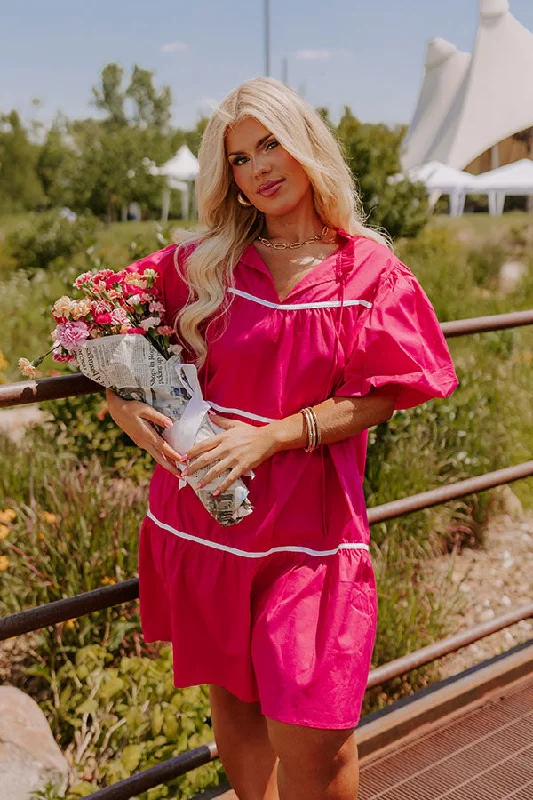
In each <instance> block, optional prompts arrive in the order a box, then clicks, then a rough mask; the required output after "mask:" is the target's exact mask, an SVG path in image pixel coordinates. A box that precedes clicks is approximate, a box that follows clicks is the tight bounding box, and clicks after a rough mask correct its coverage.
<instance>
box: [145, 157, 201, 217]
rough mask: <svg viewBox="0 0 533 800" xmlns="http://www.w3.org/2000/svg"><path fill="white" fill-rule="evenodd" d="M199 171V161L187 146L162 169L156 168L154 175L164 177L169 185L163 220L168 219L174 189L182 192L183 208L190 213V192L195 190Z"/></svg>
mask: <svg viewBox="0 0 533 800" xmlns="http://www.w3.org/2000/svg"><path fill="white" fill-rule="evenodd" d="M198 170H199V164H198V159H197V158H196V157H195V156H194V155H193V153H191V151H190V150H189V148H188V147H187V145H186V144H183V145H182V146H181V147H180V149H179V150H178V152H177V153H176V155H175V156H173V157H172V158H171V159H170V160H169V161H167V162H166V163H165V164H163V165H162V166H161V167H155V169H154V170H153V174H154V175H163V176H164V177H165V178H166V179H167V185H166V187H165V191H164V193H163V208H162V212H161V219H163V220H167V219H168V212H169V209H170V192H171V190H172V189H178V190H179V191H181V192H182V202H183V207H184V209H185V213H187V212H188V209H189V196H190V194H189V191H190V189H192V188H193V183H194V181H195V180H196V176H197V175H198ZM193 200H194V191H193ZM193 214H196V209H193Z"/></svg>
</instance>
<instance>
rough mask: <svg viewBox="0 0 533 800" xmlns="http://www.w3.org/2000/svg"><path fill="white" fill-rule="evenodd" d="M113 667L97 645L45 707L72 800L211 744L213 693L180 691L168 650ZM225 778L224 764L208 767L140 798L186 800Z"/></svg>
mask: <svg viewBox="0 0 533 800" xmlns="http://www.w3.org/2000/svg"><path fill="white" fill-rule="evenodd" d="M112 661H113V656H111V655H110V654H109V653H108V652H107V650H106V648H105V647H102V646H100V645H98V644H93V645H90V646H86V647H82V648H80V649H79V650H78V651H77V652H76V656H75V661H69V662H67V663H66V664H65V665H64V666H63V667H62V668H61V669H60V670H59V672H58V674H57V686H58V692H59V693H58V694H57V695H56V699H55V700H54V699H53V698H50V699H49V700H47V701H46V702H45V703H43V704H42V706H43V708H44V711H45V713H47V716H48V717H51V716H54V717H56V718H57V720H58V721H59V727H58V729H57V730H55V734H56V737H57V738H58V740H59V743H60V745H61V746H62V747H63V748H64V749H65V751H66V756H67V758H68V760H69V763H70V764H71V773H70V788H69V791H68V792H67V800H75V798H78V797H83V796H85V795H87V794H89V793H90V792H94V791H96V790H97V789H98V788H101V787H102V786H108V785H110V784H112V783H116V782H117V781H120V780H124V778H128V777H129V776H130V775H132V774H133V773H135V772H140V771H142V770H145V769H148V768H149V767H152V766H154V765H156V764H160V763H161V762H163V761H166V760H168V759H170V758H173V757H174V756H177V755H179V754H180V753H184V752H186V751H187V750H192V749H193V748H195V747H200V746H201V745H202V744H207V743H208V742H210V741H212V739H213V734H212V731H211V727H210V724H211V717H210V714H211V710H210V706H209V693H208V688H207V687H206V686H193V687H190V688H188V689H176V688H175V687H174V685H173V681H172V658H171V651H170V648H169V647H164V648H162V649H161V652H160V655H159V656H158V657H157V658H155V659H148V658H139V657H137V656H133V657H124V658H121V659H120V660H119V661H118V662H116V664H115V665H114V666H113V665H111V664H110V662H112ZM31 671H32V670H29V672H31ZM33 671H38V669H37V670H33ZM221 774H222V766H221V764H220V763H219V762H215V763H212V764H207V765H206V766H204V767H201V768H199V769H196V770H194V771H192V772H189V773H187V774H186V775H184V776H182V777H180V778H176V779H174V780H172V781H169V782H168V783H166V784H165V785H162V786H159V787H157V788H154V789H151V790H150V791H149V792H144V793H143V794H141V795H140V796H139V797H140V798H142V799H143V800H157V799H158V798H161V797H168V796H169V795H170V796H172V797H176V796H179V798H180V800H185V798H189V797H192V796H193V795H195V794H197V793H198V792H199V791H201V790H202V789H204V788H206V787H207V786H216V785H218V783H219V782H220V775H221Z"/></svg>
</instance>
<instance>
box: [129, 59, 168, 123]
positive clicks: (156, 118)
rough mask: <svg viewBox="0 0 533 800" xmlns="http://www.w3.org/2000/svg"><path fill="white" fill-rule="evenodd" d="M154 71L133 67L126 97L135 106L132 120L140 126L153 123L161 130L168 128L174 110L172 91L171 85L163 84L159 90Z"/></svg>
mask: <svg viewBox="0 0 533 800" xmlns="http://www.w3.org/2000/svg"><path fill="white" fill-rule="evenodd" d="M153 80H154V73H153V72H150V71H149V70H147V69H141V67H139V66H137V64H135V66H134V67H133V72H132V75H131V81H130V85H129V86H128V88H127V89H126V97H127V98H129V99H130V100H131V101H132V103H133V106H134V111H133V117H132V119H131V122H132V123H133V124H135V125H139V126H140V127H148V126H151V125H153V126H154V127H155V128H158V129H159V130H164V129H165V128H167V126H168V124H169V122H170V119H171V116H172V112H171V107H172V93H171V90H170V86H163V88H162V89H161V91H159V92H157V91H156V89H155V87H154V83H153Z"/></svg>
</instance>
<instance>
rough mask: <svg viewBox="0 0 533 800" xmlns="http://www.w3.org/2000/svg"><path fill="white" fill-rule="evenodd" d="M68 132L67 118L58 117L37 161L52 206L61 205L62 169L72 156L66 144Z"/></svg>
mask: <svg viewBox="0 0 533 800" xmlns="http://www.w3.org/2000/svg"><path fill="white" fill-rule="evenodd" d="M67 130H68V123H67V120H66V118H64V117H62V116H58V117H57V118H56V119H55V120H54V123H53V124H52V127H51V128H50V129H49V130H48V131H47V133H46V136H45V139H44V142H43V144H42V147H41V150H40V152H39V157H38V159H37V176H38V178H39V180H40V181H41V184H42V187H43V190H44V193H45V195H46V199H47V200H48V202H49V203H50V204H51V205H57V204H61V194H62V191H61V185H60V182H59V181H60V176H61V169H62V166H63V164H64V162H65V160H66V159H68V157H69V155H70V151H69V148H68V146H67V145H66V143H65V136H66V133H67Z"/></svg>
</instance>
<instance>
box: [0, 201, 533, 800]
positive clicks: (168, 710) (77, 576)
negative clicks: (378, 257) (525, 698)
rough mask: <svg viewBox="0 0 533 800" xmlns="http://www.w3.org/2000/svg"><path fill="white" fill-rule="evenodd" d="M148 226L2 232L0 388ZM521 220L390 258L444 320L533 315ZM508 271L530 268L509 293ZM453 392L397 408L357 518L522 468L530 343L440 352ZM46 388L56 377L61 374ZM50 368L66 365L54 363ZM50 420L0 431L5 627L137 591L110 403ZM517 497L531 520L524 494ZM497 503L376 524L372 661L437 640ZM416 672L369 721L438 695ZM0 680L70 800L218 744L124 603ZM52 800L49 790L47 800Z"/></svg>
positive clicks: (134, 493)
mask: <svg viewBox="0 0 533 800" xmlns="http://www.w3.org/2000/svg"><path fill="white" fill-rule="evenodd" d="M173 234H174V232H173V230H172V228H171V227H165V228H161V227H160V226H158V225H157V224H156V223H154V222H125V223H114V224H111V225H107V226H104V225H103V224H102V223H100V222H97V221H95V220H94V219H93V218H87V219H84V218H79V219H78V221H77V222H76V224H75V225H72V224H71V223H68V222H67V221H66V220H63V219H61V218H60V217H58V216H57V215H55V214H53V213H52V212H47V214H42V213H41V214H35V215H29V214H24V215H12V216H9V217H5V218H0V284H1V292H0V319H1V320H2V331H1V334H0V382H8V381H13V380H19V375H18V372H17V368H16V364H17V360H18V358H19V357H21V356H26V357H28V358H30V359H31V358H34V357H35V356H37V355H38V354H40V353H42V352H44V351H45V350H46V349H48V347H49V341H50V330H51V328H52V320H51V317H50V316H49V314H48V309H49V308H50V306H51V304H52V302H53V301H54V300H55V299H56V298H57V297H59V296H60V295H61V294H63V293H67V292H68V291H69V290H70V288H71V284H72V281H73V280H74V278H75V276H76V275H77V274H79V273H80V272H81V271H83V270H86V269H91V268H93V267H100V266H110V267H113V268H120V267H122V266H125V265H126V264H127V263H129V262H131V261H133V260H135V259H136V258H138V257H140V256H142V255H144V254H146V253H148V252H150V251H152V250H155V249H158V248H159V247H162V246H164V245H165V244H166V243H167V242H169V241H171V239H172V237H173ZM532 245H533V221H531V217H530V216H528V215H527V214H522V213H510V214H506V215H504V216H503V217H502V218H500V219H496V220H495V219H493V218H490V217H488V216H487V215H482V214H475V215H468V216H465V217H464V218H462V219H461V220H450V219H447V218H441V217H436V218H434V219H433V220H432V221H431V222H430V224H429V225H428V226H427V227H426V228H425V229H424V230H423V231H422V232H421V233H420V234H419V235H418V236H417V237H415V238H413V239H405V240H400V241H398V242H397V244H396V252H397V253H398V255H399V256H400V257H401V258H402V260H404V261H405V263H407V264H408V265H409V266H410V267H411V269H412V270H413V271H414V273H415V274H416V275H417V276H418V278H419V279H420V281H421V283H422V285H423V286H424V288H425V290H426V292H427V293H428V295H429V297H430V299H431V300H432V302H433V304H434V306H435V309H436V311H437V314H438V316H439V319H440V320H441V321H446V320H452V319H458V318H465V317H471V316H480V315H483V314H496V313H503V312H506V311H511V310H519V309H525V308H531V307H533V259H532V257H531V253H532V252H533V247H532ZM506 261H518V262H520V263H521V264H523V265H524V266H525V267H526V268H527V270H526V272H525V274H524V277H523V278H522V279H521V280H520V281H519V282H518V283H517V285H516V287H515V288H514V289H512V290H509V289H506V290H505V291H504V289H503V288H502V286H501V282H500V277H499V276H500V269H501V266H502V265H503V264H504V263H505V262H506ZM451 351H452V355H453V357H454V361H455V364H456V367H457V371H458V374H459V378H460V388H459V389H458V390H457V392H456V393H455V394H454V395H453V396H452V397H451V398H449V399H448V400H445V401H437V402H430V403H428V404H427V405H426V406H424V407H422V408H418V409H414V410H411V411H405V412H398V413H397V414H396V415H395V416H394V417H393V419H392V420H390V421H389V422H388V423H386V424H383V425H380V426H378V427H377V428H374V429H373V430H372V431H371V435H370V447H369V456H368V466H367V474H366V477H365V491H366V497H367V502H368V505H369V506H375V505H378V504H380V503H383V502H387V501H389V500H393V499H396V498H400V497H404V496H407V495H411V494H414V493H416V492H419V491H423V490H425V489H428V488H431V487H437V486H439V485H442V484H445V483H448V482H451V481H457V480H460V479H462V478H465V477H468V476H472V475H476V474H481V473H483V472H486V471H489V470H492V469H497V468H500V467H504V466H510V465H512V464H516V463H519V462H521V461H525V460H527V459H528V458H529V457H530V453H531V452H532V450H533V407H532V405H531V402H530V398H531V396H532V394H533V370H532V368H531V365H532V361H533V330H532V329H531V328H527V327H525V328H522V329H514V330H509V331H502V332H499V333H490V334H478V335H475V336H468V337H462V338H460V339H455V340H452V341H451ZM43 366H44V369H43V370H42V375H43V376H47V375H52V374H57V372H56V371H55V370H56V369H57V366H58V365H56V364H52V362H48V366H46V365H43ZM59 366H62V367H63V370H65V369H68V367H65V366H63V365H59ZM42 409H43V411H45V412H46V421H45V422H43V423H42V424H40V425H39V426H37V427H34V428H31V429H30V430H28V432H27V433H26V435H25V436H24V437H23V438H21V439H20V440H18V441H17V442H13V441H12V440H11V439H9V438H8V437H7V436H5V435H4V436H0V460H1V463H2V470H1V474H0V573H1V575H0V581H1V583H0V606H1V608H2V612H1V613H2V614H9V613H13V612H15V611H18V610H20V609H23V608H28V607H31V606H34V605H37V604H40V603H45V602H50V601H52V600H55V599H59V598H61V597H66V596H69V595H73V594H78V593H80V592H83V591H86V590H89V589H93V588H96V587H98V586H105V585H109V584H111V583H115V582H117V581H120V580H124V579H126V578H129V577H133V576H135V574H136V569H137V535H138V529H139V524H140V520H141V518H142V516H143V513H144V508H145V503H146V496H147V482H148V479H149V475H150V470H151V464H150V460H149V458H148V457H147V456H146V455H143V454H142V453H140V452H139V451H138V450H137V448H135V446H133V445H132V443H131V442H129V440H128V439H127V437H126V436H125V435H124V434H122V433H121V432H120V431H119V430H118V429H117V428H116V426H115V425H114V423H113V421H112V420H111V419H110V417H109V415H108V414H107V412H106V407H105V403H104V396H103V395H95V396H93V397H87V398H83V397H82V398H71V399H67V400H62V401H58V402H55V403H48V404H44V405H43V406H42ZM514 490H515V491H516V493H517V494H518V496H519V497H520V500H521V501H522V503H523V505H524V506H525V507H528V508H531V507H532V506H533V484H532V483H531V481H529V482H527V481H522V482H520V483H518V484H515V486H514ZM490 514H491V497H490V493H486V494H483V495H479V496H475V497H469V498H466V499H464V500H462V501H460V502H459V501H457V502H452V503H449V504H447V505H446V506H444V507H439V508H437V509H433V510H428V511H424V512H420V513H417V514H413V515H411V516H409V517H406V518H404V519H401V520H398V521H393V522H389V523H386V524H382V525H377V526H375V527H374V528H373V560H374V565H375V569H376V574H377V579H378V585H379V595H380V607H379V630H378V638H377V644H376V648H375V652H374V666H377V665H379V664H382V663H385V662H387V661H390V660H391V659H394V658H396V657H398V656H400V655H402V654H404V653H406V652H408V651H412V650H415V649H417V648H419V647H422V646H424V645H426V644H429V643H430V642H432V641H434V640H436V639H438V638H441V637H442V636H443V635H445V634H447V633H449V630H448V628H447V619H448V612H449V610H450V608H452V607H456V606H457V604H458V603H459V602H460V599H459V597H458V593H457V587H455V586H453V585H452V583H451V581H449V580H447V579H446V578H444V579H442V580H441V581H440V582H438V583H437V582H436V581H435V578H434V577H433V576H434V573H433V572H432V571H431V570H430V569H429V565H430V563H431V559H432V558H434V557H435V555H436V554H442V553H444V552H451V551H452V550H454V549H461V548H463V547H477V546H479V545H480V544H481V543H482V540H483V531H484V528H485V526H486V524H487V520H488V519H489V518H490ZM436 670H437V668H431V669H426V670H419V671H416V672H414V673H412V674H411V675H409V676H407V677H405V678H404V679H402V680H398V681H393V682H391V684H389V685H387V686H383V687H379V689H378V690H376V691H373V692H371V693H369V695H368V697H367V699H366V702H365V710H366V711H369V710H371V709H373V708H377V707H380V706H383V705H385V704H387V703H390V702H391V701H392V700H394V699H395V698H397V697H399V696H401V695H403V694H406V693H409V692H412V691H414V690H416V689H417V688H420V687H421V686H424V685H426V684H427V683H428V682H430V681H432V680H434V679H435V678H436V677H437V675H438V673H437V671H436ZM0 674H1V675H2V676H3V678H4V679H5V680H6V681H7V682H10V683H12V684H14V685H16V686H19V687H20V688H22V689H23V690H25V691H27V692H29V693H30V694H31V695H32V696H33V697H35V698H36V699H37V700H38V702H39V704H40V705H41V707H42V708H43V710H44V711H45V713H46V715H47V718H48V720H49V722H50V724H51V726H52V730H53V732H54V735H55V737H56V740H57V741H58V743H59V744H60V746H61V748H62V750H63V752H64V753H65V754H66V756H67V758H68V760H69V763H70V765H71V781H70V783H71V788H70V789H69V794H68V798H69V800H74V798H78V797H83V796H84V795H86V794H89V793H90V792H91V791H95V790H96V788H98V787H101V786H104V785H106V784H107V783H111V782H113V781H116V780H119V779H121V778H123V777H126V776H127V775H129V774H131V773H132V772H134V771H136V770H138V769H143V768H146V767H148V766H150V765H152V764H155V763H158V762H160V761H161V760H163V759H165V758H169V757H170V756H172V755H173V754H177V753H180V752H183V751H184V750H187V749H190V748H192V747H195V746H197V745H198V744H200V743H201V742H205V741H208V740H209V739H210V738H211V730H210V725H209V723H210V717H209V713H210V712H209V701H208V696H207V691H206V687H194V688H191V689H187V690H177V689H175V688H174V687H173V686H172V680H171V655H170V652H169V649H168V647H166V646H164V645H162V646H161V647H156V646H153V645H150V646H147V645H145V644H144V643H143V641H142V637H141V635H140V628H139V620H138V612H137V606H136V604H129V605H126V606H122V607H118V608H115V609H109V610H107V611H105V612H101V613H97V614H92V615H90V616H88V617H84V618H81V619H79V620H70V621H69V622H66V623H64V624H62V625H58V626H55V627H53V628H49V629H45V630H42V631H40V632H38V633H36V634H33V635H30V636H27V637H23V638H22V639H21V640H20V641H14V640H11V641H10V642H7V643H6V645H5V647H4V648H3V649H2V650H0ZM221 774H222V773H221V767H220V766H219V765H218V764H213V765H210V766H208V767H205V768H203V769H200V770H197V771H195V772H193V773H191V774H190V775H189V776H186V777H184V778H181V779H179V780H177V781H175V782H174V783H173V784H169V785H168V786H166V787H158V788H157V789H154V790H151V791H150V792H148V793H147V794H146V795H144V796H143V800H144V798H146V800H157V798H160V797H165V796H172V797H175V796H179V797H180V798H181V797H182V798H187V797H191V796H193V795H194V794H195V793H196V792H197V791H198V790H199V789H200V788H201V787H204V786H207V785H210V784H213V783H216V782H217V781H218V780H219V779H220V777H221ZM54 797H55V795H54V793H53V791H52V790H50V792H49V794H48V798H49V800H51V799H52V798H54Z"/></svg>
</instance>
